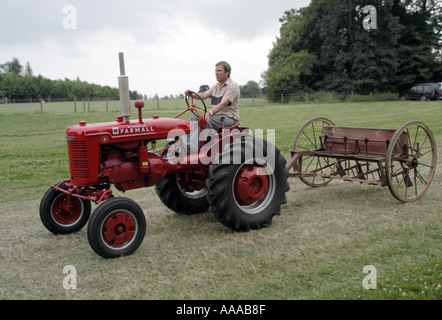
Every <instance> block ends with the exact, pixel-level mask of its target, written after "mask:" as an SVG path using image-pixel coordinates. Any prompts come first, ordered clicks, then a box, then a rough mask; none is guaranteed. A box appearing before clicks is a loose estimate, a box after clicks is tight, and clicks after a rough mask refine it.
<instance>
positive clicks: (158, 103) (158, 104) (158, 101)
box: [157, 96, 160, 110]
mask: <svg viewBox="0 0 442 320" xmlns="http://www.w3.org/2000/svg"><path fill="white" fill-rule="evenodd" d="M157 110H160V98H159V97H158V96H157Z"/></svg>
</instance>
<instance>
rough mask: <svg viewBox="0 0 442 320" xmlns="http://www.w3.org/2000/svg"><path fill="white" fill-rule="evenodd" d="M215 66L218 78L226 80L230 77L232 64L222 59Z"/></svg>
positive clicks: (221, 80)
mask: <svg viewBox="0 0 442 320" xmlns="http://www.w3.org/2000/svg"><path fill="white" fill-rule="evenodd" d="M215 67H216V68H215V75H216V80H217V81H220V82H226V81H227V80H228V79H229V78H230V73H231V72H232V68H231V67H230V64H229V63H227V62H225V61H220V62H218V63H217V64H216V65H215Z"/></svg>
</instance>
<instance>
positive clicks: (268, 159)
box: [206, 138, 290, 231]
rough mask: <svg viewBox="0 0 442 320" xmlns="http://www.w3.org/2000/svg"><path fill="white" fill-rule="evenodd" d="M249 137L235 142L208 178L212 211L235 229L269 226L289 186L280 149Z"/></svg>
mask: <svg viewBox="0 0 442 320" xmlns="http://www.w3.org/2000/svg"><path fill="white" fill-rule="evenodd" d="M249 140H251V141H247V139H246V141H241V142H236V143H234V144H232V145H231V146H230V150H228V151H226V152H224V153H222V154H221V155H220V161H219V164H215V165H211V166H210V178H209V179H207V180H206V185H207V188H208V195H207V197H208V200H209V202H210V204H211V211H212V212H213V214H214V216H215V217H216V218H217V219H218V220H219V221H220V222H221V223H222V224H224V225H225V226H226V227H228V228H230V229H232V230H234V231H250V230H257V229H261V228H263V227H266V226H268V225H270V224H271V223H272V218H273V217H274V216H275V215H280V208H281V205H282V204H284V203H286V202H287V198H286V195H285V193H286V192H287V191H288V190H289V189H290V186H289V183H288V181H287V179H288V177H289V171H288V169H287V168H286V160H285V158H284V157H283V156H282V155H281V153H280V151H279V150H278V148H276V147H275V146H273V145H271V144H270V143H268V142H267V141H265V140H261V139H256V138H255V139H249ZM250 148H253V149H250ZM264 155H266V156H265V157H264ZM229 158H230V159H231V160H233V161H231V162H230V163H229V161H226V159H229Z"/></svg>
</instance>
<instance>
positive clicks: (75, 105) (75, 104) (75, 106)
mask: <svg viewBox="0 0 442 320" xmlns="http://www.w3.org/2000/svg"><path fill="white" fill-rule="evenodd" d="M74 112H75V113H77V97H74Z"/></svg>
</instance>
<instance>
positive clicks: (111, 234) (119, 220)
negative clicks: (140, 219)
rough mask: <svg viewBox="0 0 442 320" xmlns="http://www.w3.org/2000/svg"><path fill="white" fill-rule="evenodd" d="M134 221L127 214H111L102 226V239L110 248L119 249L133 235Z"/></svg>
mask: <svg viewBox="0 0 442 320" xmlns="http://www.w3.org/2000/svg"><path fill="white" fill-rule="evenodd" d="M135 230H136V227H135V221H134V219H133V218H132V217H131V216H130V215H129V214H127V213H124V212H117V213H112V214H111V215H109V217H108V218H107V219H106V221H105V222H104V224H103V238H104V240H105V241H106V242H107V244H108V245H110V246H112V247H121V246H124V245H125V244H127V243H128V242H130V241H131V240H132V238H133V237H134V235H135Z"/></svg>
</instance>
